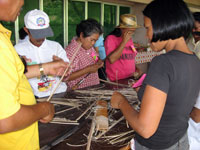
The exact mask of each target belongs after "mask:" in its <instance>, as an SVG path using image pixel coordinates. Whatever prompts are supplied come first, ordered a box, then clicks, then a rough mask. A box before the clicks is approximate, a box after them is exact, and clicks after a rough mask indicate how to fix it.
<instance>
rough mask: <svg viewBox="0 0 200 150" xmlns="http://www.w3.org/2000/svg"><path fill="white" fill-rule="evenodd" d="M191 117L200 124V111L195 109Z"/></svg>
mask: <svg viewBox="0 0 200 150" xmlns="http://www.w3.org/2000/svg"><path fill="white" fill-rule="evenodd" d="M190 117H191V118H192V119H193V120H194V121H195V122H196V123H199V122H200V109H198V108H195V107H194V108H193V109H192V112H191V114H190Z"/></svg>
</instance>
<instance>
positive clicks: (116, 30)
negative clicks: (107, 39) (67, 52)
mask: <svg viewBox="0 0 200 150" xmlns="http://www.w3.org/2000/svg"><path fill="white" fill-rule="evenodd" d="M108 35H115V36H116V37H120V36H121V35H122V31H121V29H120V28H115V29H114V30H113V31H111V32H110V33H109V34H108Z"/></svg>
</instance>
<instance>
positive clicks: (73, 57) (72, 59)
mask: <svg viewBox="0 0 200 150" xmlns="http://www.w3.org/2000/svg"><path fill="white" fill-rule="evenodd" d="M80 48H81V44H79V46H78V48H77V50H76V51H75V53H74V55H73V56H72V58H71V60H70V62H69V65H68V67H67V68H66V69H65V71H64V73H63V75H62V77H61V78H60V80H59V82H58V84H57V85H56V87H55V88H54V90H53V92H52V93H51V95H50V96H49V98H48V99H47V102H48V101H50V99H51V98H52V96H53V94H54V93H55V91H56V89H57V88H58V86H59V85H60V83H61V82H62V80H63V78H64V76H65V74H66V73H67V71H68V69H69V67H70V66H71V64H72V62H73V61H74V59H75V57H76V54H77V53H78V51H79V49H80Z"/></svg>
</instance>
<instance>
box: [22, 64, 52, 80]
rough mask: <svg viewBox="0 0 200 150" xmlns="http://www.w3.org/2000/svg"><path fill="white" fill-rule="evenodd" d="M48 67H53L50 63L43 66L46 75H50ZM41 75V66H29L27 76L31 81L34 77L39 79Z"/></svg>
mask: <svg viewBox="0 0 200 150" xmlns="http://www.w3.org/2000/svg"><path fill="white" fill-rule="evenodd" d="M48 65H51V64H50V63H44V64H42V68H43V72H44V74H45V75H48V74H49V73H48V67H49V66H48ZM40 75H41V73H40V67H39V64H36V65H29V66H27V72H26V73H25V76H26V77H27V78H28V79H30V78H34V77H39V76H40Z"/></svg>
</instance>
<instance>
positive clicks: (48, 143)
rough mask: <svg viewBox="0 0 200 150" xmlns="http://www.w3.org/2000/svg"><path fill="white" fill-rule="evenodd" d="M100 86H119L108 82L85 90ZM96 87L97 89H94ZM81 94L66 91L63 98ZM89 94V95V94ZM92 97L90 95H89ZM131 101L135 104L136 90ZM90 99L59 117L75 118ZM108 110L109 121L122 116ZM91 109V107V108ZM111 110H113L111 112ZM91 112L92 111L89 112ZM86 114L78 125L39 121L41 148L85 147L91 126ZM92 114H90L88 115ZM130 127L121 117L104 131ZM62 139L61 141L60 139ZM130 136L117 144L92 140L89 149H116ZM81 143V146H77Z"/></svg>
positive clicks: (75, 149)
mask: <svg viewBox="0 0 200 150" xmlns="http://www.w3.org/2000/svg"><path fill="white" fill-rule="evenodd" d="M119 82H120V83H121V84H127V83H128V81H127V80H126V81H125V80H123V81H119ZM98 88H101V89H102V90H105V89H115V90H120V89H121V88H120V86H113V85H109V84H102V83H101V84H100V85H97V86H94V87H90V88H88V89H86V90H88V91H90V90H91V91H97V90H101V89H98ZM95 89H97V90H95ZM80 95H81V94H80V93H79V94H77V93H76V91H75V92H67V93H66V95H65V96H64V97H65V98H68V99H70V98H77V97H78V96H80ZM89 96H90V95H89ZM85 97H86V99H88V94H86V95H85ZM91 97H92V96H91ZM84 101H85V100H84ZM108 101H109V100H108ZM131 101H135V102H136V103H135V104H137V103H138V101H137V97H136V92H134V91H133V97H132V100H131ZM91 103H92V101H88V104H84V105H82V106H81V107H80V108H79V109H73V110H70V111H67V112H65V113H61V114H59V115H56V116H59V117H66V118H68V119H69V118H70V119H71V120H75V119H76V118H77V116H80V114H82V113H83V112H84V110H86V109H87V108H88V106H90V104H91ZM64 107H68V106H62V105H56V106H55V108H56V111H59V109H60V110H61V109H63V108H64ZM109 109H110V111H109V113H113V112H114V113H113V114H114V115H113V116H111V117H110V116H109V121H110V120H118V119H119V118H121V117H122V114H121V112H120V111H118V110H113V109H111V108H109ZM91 110H92V109H91ZM112 111H113V112H112ZM91 114H92V113H91ZM86 116H87V115H84V117H82V118H81V119H80V120H79V123H80V124H79V125H61V124H51V123H48V124H42V123H39V136H40V146H41V150H48V149H51V150H85V149H86V144H87V136H88V134H89V130H90V127H91V117H89V118H85V117H86ZM90 116H92V115H90ZM131 130H132V129H131V128H127V124H126V121H125V120H124V119H123V120H122V121H120V123H118V124H117V125H116V126H114V127H113V128H112V129H111V130H109V132H107V133H106V135H113V134H117V133H120V132H125V131H131ZM129 136H131V137H133V136H134V134H133V133H131V134H129ZM61 139H62V140H63V141H62V140H61ZM130 139H131V138H129V139H128V140H125V141H122V142H120V143H117V144H114V145H113V144H109V143H108V142H107V141H103V140H102V139H100V140H96V141H95V140H93V141H92V143H91V148H90V149H91V150H92V149H95V150H102V149H106V150H107V149H109V150H118V149H119V148H120V147H122V146H123V145H125V144H127V143H128V142H129V141H130ZM79 145H81V146H79Z"/></svg>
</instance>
